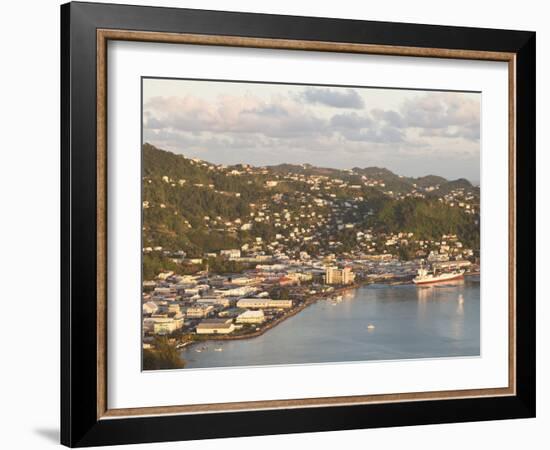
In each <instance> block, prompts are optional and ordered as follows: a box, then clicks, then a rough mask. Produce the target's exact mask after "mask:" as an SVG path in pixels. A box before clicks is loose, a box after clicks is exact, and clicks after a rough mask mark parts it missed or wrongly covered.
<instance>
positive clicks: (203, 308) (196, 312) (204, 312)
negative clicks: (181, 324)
mask: <svg viewBox="0 0 550 450" xmlns="http://www.w3.org/2000/svg"><path fill="white" fill-rule="evenodd" d="M212 311H214V307H213V306H212V305H200V306H190V307H189V308H187V311H186V313H185V315H186V316H187V317H189V318H190V319H202V318H203V317H207V316H208V314H210V313H211V312H212Z"/></svg>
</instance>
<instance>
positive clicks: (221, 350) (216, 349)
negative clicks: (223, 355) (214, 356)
mask: <svg viewBox="0 0 550 450" xmlns="http://www.w3.org/2000/svg"><path fill="white" fill-rule="evenodd" d="M214 351H215V352H223V348H221V347H218V348H215V349H214Z"/></svg>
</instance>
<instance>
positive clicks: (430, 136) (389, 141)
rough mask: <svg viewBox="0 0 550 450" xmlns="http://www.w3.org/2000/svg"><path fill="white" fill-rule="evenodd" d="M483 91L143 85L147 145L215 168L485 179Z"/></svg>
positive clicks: (199, 83) (217, 83)
mask: <svg viewBox="0 0 550 450" xmlns="http://www.w3.org/2000/svg"><path fill="white" fill-rule="evenodd" d="M480 102H481V95H480V94H479V93H469V92H441V91H418V90H402V89H386V88H384V89H381V88H363V87H361V88H359V87H354V88H347V87H334V86H308V85H291V84H264V83H252V82H250V83H248V82H246V83H245V82H229V81H202V80H175V79H151V78H145V79H143V118H142V120H143V142H144V143H145V142H148V143H150V144H152V145H154V146H156V147H158V148H161V149H163V150H168V151H171V152H173V153H178V154H184V155H185V156H186V157H189V158H195V157H196V158H200V159H202V160H205V161H208V162H210V163H214V164H225V165H234V164H250V165H253V166H274V165H279V164H296V165H302V164H311V165H312V166H316V167H325V168H332V169H341V170H345V169H352V168H354V167H359V168H365V167H383V168H386V169H389V170H391V171H392V172H394V173H395V174H397V175H402V176H407V177H414V178H417V177H421V176H426V175H437V176H442V177H444V178H446V179H448V180H454V179H458V178H466V179H468V180H469V181H470V182H471V183H473V184H476V185H478V184H479V179H480V140H479V134H480V106H481V105H480Z"/></svg>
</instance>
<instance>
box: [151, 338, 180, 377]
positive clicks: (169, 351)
mask: <svg viewBox="0 0 550 450" xmlns="http://www.w3.org/2000/svg"><path fill="white" fill-rule="evenodd" d="M184 367H185V361H184V360H183V359H182V358H181V357H180V355H179V353H178V351H177V349H176V348H175V347H174V346H173V345H171V344H170V343H169V342H168V339H167V338H165V337H158V338H156V339H155V349H154V350H150V349H145V350H143V370H161V369H183V368H184Z"/></svg>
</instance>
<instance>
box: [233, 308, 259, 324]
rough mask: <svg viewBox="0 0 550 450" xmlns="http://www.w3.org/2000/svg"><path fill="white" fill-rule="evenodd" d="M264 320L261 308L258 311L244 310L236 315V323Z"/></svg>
mask: <svg viewBox="0 0 550 450" xmlns="http://www.w3.org/2000/svg"><path fill="white" fill-rule="evenodd" d="M264 320H265V316H264V312H263V311H262V310H261V309H260V310H258V311H245V312H243V313H242V314H239V315H238V316H237V323H262V322H263V321H264Z"/></svg>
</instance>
